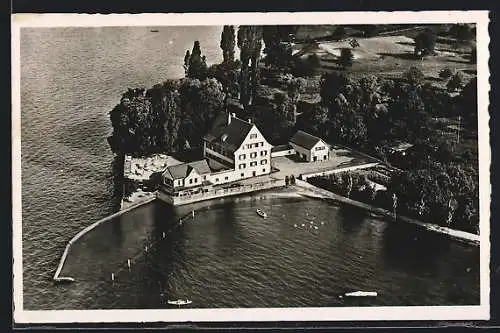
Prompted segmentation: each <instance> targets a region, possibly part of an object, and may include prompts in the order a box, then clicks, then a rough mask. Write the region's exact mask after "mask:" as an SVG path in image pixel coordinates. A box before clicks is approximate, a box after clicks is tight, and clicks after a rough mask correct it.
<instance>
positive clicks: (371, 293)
mask: <svg viewBox="0 0 500 333" xmlns="http://www.w3.org/2000/svg"><path fill="white" fill-rule="evenodd" d="M344 295H345V296H346V297H377V295H378V294H377V292H376V291H353V292H349V293H345V294H344Z"/></svg>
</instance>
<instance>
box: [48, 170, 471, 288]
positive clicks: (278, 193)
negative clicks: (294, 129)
mask: <svg viewBox="0 0 500 333" xmlns="http://www.w3.org/2000/svg"><path fill="white" fill-rule="evenodd" d="M256 192H269V193H270V194H271V195H273V196H275V197H278V198H279V197H281V198H288V197H297V196H302V197H307V198H312V199H322V200H333V201H336V202H341V203H345V204H349V205H352V206H355V207H358V208H361V209H364V210H366V211H369V212H371V213H374V214H378V215H380V216H381V217H385V218H387V217H392V213H391V212H390V211H388V210H386V209H383V208H380V207H375V206H371V205H368V204H365V203H363V202H360V201H356V200H352V199H349V198H346V197H344V196H341V195H338V194H336V193H333V192H330V191H327V190H324V189H321V188H319V187H316V186H314V185H311V184H309V183H307V182H305V181H302V180H300V179H297V180H296V183H295V185H290V186H289V187H285V186H282V187H272V188H267V189H258V190H256V191H252V192H246V193H235V194H229V195H228V196H225V197H217V198H211V199H208V200H217V199H221V198H227V197H236V196H239V195H240V196H241V195H252V194H254V193H256ZM156 200H159V201H161V202H165V201H164V200H162V199H161V198H159V197H158V193H157V192H151V193H150V195H148V196H146V197H142V198H140V199H138V200H137V201H135V202H131V203H130V204H129V205H127V206H126V207H123V205H122V207H121V208H120V210H118V211H117V212H115V213H113V214H111V215H108V216H106V217H104V218H102V219H100V220H98V221H96V222H94V223H92V224H91V225H89V226H87V227H86V228H84V229H82V230H81V231H79V232H78V233H77V234H76V235H75V236H73V237H72V238H71V239H70V240H69V241H68V244H67V245H66V247H65V249H64V252H63V254H62V256H61V259H60V260H59V264H58V266H57V269H56V272H55V273H54V276H53V278H52V279H53V281H54V282H58V283H63V282H67V283H69V282H74V281H75V279H74V278H73V277H70V276H60V275H61V271H62V269H63V267H64V263H65V262H66V258H67V256H68V254H69V251H70V250H71V247H72V245H73V243H75V242H76V241H77V240H78V239H80V238H81V237H82V236H83V235H85V234H87V233H88V232H90V231H92V230H93V229H95V228H96V227H97V226H99V225H101V224H102V223H104V222H107V221H110V220H112V219H113V218H115V217H118V216H121V215H123V214H124V213H127V212H129V211H131V210H133V209H136V208H139V207H141V206H143V205H146V204H149V203H151V202H154V201H156ZM398 220H400V221H404V222H406V223H410V224H413V225H417V226H419V227H423V228H424V229H425V230H427V231H433V232H437V233H439V234H442V235H447V236H448V237H450V238H451V239H453V240H457V241H460V242H462V243H465V244H469V245H474V246H479V240H480V237H479V235H476V234H471V233H467V232H464V231H460V230H455V229H451V228H446V227H441V226H438V225H435V224H432V223H426V222H421V221H418V220H414V219H410V218H408V217H405V216H399V217H398Z"/></svg>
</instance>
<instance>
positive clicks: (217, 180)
mask: <svg viewBox="0 0 500 333" xmlns="http://www.w3.org/2000/svg"><path fill="white" fill-rule="evenodd" d="M224 180H229V177H228V176H226V177H224ZM215 182H216V183H218V182H219V178H215Z"/></svg>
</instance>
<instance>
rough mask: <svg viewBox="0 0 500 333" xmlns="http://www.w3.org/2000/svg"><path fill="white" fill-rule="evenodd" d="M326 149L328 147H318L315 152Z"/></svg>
mask: <svg viewBox="0 0 500 333" xmlns="http://www.w3.org/2000/svg"><path fill="white" fill-rule="evenodd" d="M325 149H326V147H325V146H320V147H316V149H315V150H316V151H318V150H325Z"/></svg>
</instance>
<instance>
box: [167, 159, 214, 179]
mask: <svg viewBox="0 0 500 333" xmlns="http://www.w3.org/2000/svg"><path fill="white" fill-rule="evenodd" d="M192 170H196V172H198V174H200V175H204V174H208V173H210V168H209V167H208V163H207V161H206V160H201V161H195V162H191V163H183V164H178V165H172V166H169V167H168V168H167V169H166V170H165V172H164V173H163V175H164V176H165V177H167V178H170V179H173V180H175V179H183V178H186V177H187V176H189V174H190V173H191V171H192Z"/></svg>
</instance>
